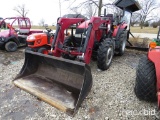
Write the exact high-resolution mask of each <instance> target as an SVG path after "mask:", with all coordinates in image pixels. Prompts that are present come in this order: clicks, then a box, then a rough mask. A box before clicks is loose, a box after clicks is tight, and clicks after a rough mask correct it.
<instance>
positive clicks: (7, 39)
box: [5, 35, 20, 46]
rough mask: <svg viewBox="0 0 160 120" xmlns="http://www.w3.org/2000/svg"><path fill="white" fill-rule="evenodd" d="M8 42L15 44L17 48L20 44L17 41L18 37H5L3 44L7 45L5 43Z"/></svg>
mask: <svg viewBox="0 0 160 120" xmlns="http://www.w3.org/2000/svg"><path fill="white" fill-rule="evenodd" d="M9 41H13V42H15V43H16V44H17V45H18V46H19V45H20V42H19V40H18V37H17V36H15V35H12V36H10V37H7V38H6V39H5V43H7V42H9Z"/></svg>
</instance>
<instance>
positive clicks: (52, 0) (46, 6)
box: [0, 0, 159, 25]
mask: <svg viewBox="0 0 160 120" xmlns="http://www.w3.org/2000/svg"><path fill="white" fill-rule="evenodd" d="M60 1H61V11H62V12H61V13H62V16H63V15H64V14H68V13H71V11H70V10H69V9H68V7H69V5H70V4H71V2H64V0H60ZM70 1H73V0H70ZM82 1H84V0H77V2H76V3H74V4H73V5H72V6H76V5H77V4H79V3H80V2H82ZM111 1H114V0H107V1H105V2H111ZM157 1H159V0H157ZM22 4H24V5H25V7H26V9H27V10H29V13H28V14H27V17H29V18H30V20H31V21H32V22H33V24H34V25H35V24H36V25H38V23H39V22H40V20H41V19H44V20H45V23H46V24H49V25H52V24H53V23H54V24H55V23H56V20H57V18H58V17H60V9H59V0H45V1H44V0H3V2H1V6H0V17H3V18H5V17H15V16H18V15H19V14H18V13H17V12H16V11H14V10H13V9H14V7H16V6H18V5H22Z"/></svg>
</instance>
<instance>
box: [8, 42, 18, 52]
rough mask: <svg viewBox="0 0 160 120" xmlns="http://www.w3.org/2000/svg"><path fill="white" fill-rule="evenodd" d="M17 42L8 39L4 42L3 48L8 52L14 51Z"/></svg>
mask: <svg viewBox="0 0 160 120" xmlns="http://www.w3.org/2000/svg"><path fill="white" fill-rule="evenodd" d="M17 47H18V46H17V44H16V43H15V42H13V41H10V42H7V43H6V44H5V49H6V50H7V51H8V52H14V51H16V50H17Z"/></svg>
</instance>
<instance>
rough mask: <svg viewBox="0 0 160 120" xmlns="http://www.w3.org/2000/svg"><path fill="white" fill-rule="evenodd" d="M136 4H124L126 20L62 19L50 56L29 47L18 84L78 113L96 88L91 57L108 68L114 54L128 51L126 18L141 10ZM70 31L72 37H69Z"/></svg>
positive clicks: (44, 98)
mask: <svg viewBox="0 0 160 120" xmlns="http://www.w3.org/2000/svg"><path fill="white" fill-rule="evenodd" d="M128 1H129V0H128ZM130 1H133V0H130ZM121 2H122V3H124V0H119V2H117V3H116V4H115V5H117V6H118V7H119V8H121V6H122V5H125V4H120V3H121ZM119 4H120V5H121V6H119ZM132 4H133V5H132V7H134V8H132V7H131V9H129V7H127V6H126V5H125V6H124V8H125V7H126V9H124V8H123V11H124V14H123V17H122V18H124V19H122V20H121V21H119V23H115V20H114V17H113V14H107V15H106V14H104V16H101V17H92V18H91V19H90V20H85V19H84V18H60V19H59V20H58V22H57V26H56V32H55V35H54V39H53V40H52V44H51V49H50V50H47V52H48V55H46V54H42V53H38V52H33V51H30V50H27V49H26V51H25V63H24V65H23V67H22V69H21V71H20V73H19V74H18V75H17V77H16V78H15V79H14V81H13V82H14V84H15V85H16V86H18V87H20V88H21V89H24V90H26V91H28V92H29V93H31V94H33V95H35V96H37V97H38V98H40V99H42V100H43V101H45V102H47V103H49V104H51V105H52V106H55V107H57V108H58V109H60V110H62V111H64V112H67V113H68V114H70V115H74V114H75V113H76V111H77V110H78V108H79V107H80V105H81V103H82V101H83V100H84V99H85V97H86V96H87V95H88V93H89V91H90V90H91V87H92V74H91V69H90V66H89V64H90V61H91V58H92V57H93V56H94V57H95V56H96V59H97V66H98V68H99V69H101V70H107V69H108V68H109V66H110V65H111V63H112V58H113V56H114V54H118V55H123V54H124V50H125V45H126V41H127V38H128V34H129V32H128V30H129V23H130V22H127V21H126V19H125V18H129V20H130V17H131V13H132V11H134V10H135V9H137V7H136V4H135V3H132ZM129 5H130V4H129ZM105 13H106V12H105ZM125 16H126V17H125ZM66 31H68V32H70V33H71V34H70V36H67V37H66V36H65V33H66Z"/></svg>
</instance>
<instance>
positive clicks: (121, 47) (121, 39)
mask: <svg viewBox="0 0 160 120" xmlns="http://www.w3.org/2000/svg"><path fill="white" fill-rule="evenodd" d="M118 40H119V47H118V49H116V50H115V54H116V55H119V56H122V55H123V54H124V51H125V48H126V42H127V31H123V32H122V33H121V34H120V36H119V39H118Z"/></svg>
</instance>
